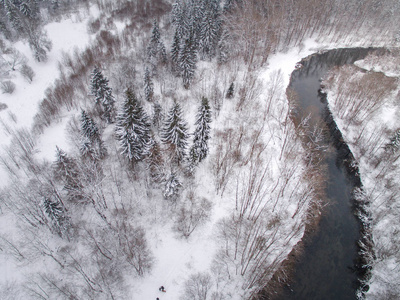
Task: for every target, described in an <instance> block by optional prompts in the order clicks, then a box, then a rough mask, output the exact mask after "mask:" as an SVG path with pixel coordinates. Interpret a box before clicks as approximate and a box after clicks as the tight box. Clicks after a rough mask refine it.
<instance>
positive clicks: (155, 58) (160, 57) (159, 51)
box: [147, 20, 167, 65]
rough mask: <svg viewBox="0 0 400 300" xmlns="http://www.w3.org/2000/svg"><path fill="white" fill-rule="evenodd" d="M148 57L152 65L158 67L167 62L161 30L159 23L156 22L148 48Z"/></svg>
mask: <svg viewBox="0 0 400 300" xmlns="http://www.w3.org/2000/svg"><path fill="white" fill-rule="evenodd" d="M147 56H148V60H149V62H150V63H151V64H153V65H156V64H157V63H158V62H161V63H166V62H167V52H166V50H165V45H164V43H163V41H162V40H161V35H160V29H159V27H158V23H157V21H155V20H154V23H153V31H152V35H151V38H150V43H149V46H148V47H147Z"/></svg>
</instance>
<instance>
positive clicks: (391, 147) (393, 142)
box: [385, 129, 400, 153]
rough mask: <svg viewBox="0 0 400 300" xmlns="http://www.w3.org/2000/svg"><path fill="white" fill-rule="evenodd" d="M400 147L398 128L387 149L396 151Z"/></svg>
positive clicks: (386, 146)
mask: <svg viewBox="0 0 400 300" xmlns="http://www.w3.org/2000/svg"><path fill="white" fill-rule="evenodd" d="M399 147H400V129H398V130H396V132H395V134H394V136H393V137H392V138H391V139H390V143H388V144H386V145H385V150H386V151H387V152H390V153H395V152H396V151H397V150H398V149H399Z"/></svg>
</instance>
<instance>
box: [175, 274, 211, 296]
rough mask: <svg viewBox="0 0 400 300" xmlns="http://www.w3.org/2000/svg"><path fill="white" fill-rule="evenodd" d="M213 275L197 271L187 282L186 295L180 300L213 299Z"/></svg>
mask: <svg viewBox="0 0 400 300" xmlns="http://www.w3.org/2000/svg"><path fill="white" fill-rule="evenodd" d="M212 286H213V283H212V277H211V276H210V274H208V273H196V274H193V275H192V276H190V278H189V279H188V280H187V281H186V282H185V291H184V295H182V297H181V298H180V300H211V299H213V298H211V288H212Z"/></svg>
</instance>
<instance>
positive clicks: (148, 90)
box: [144, 67, 154, 102]
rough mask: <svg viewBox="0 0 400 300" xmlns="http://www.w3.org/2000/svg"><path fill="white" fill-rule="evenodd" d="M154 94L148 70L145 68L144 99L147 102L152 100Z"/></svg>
mask: <svg viewBox="0 0 400 300" xmlns="http://www.w3.org/2000/svg"><path fill="white" fill-rule="evenodd" d="M153 94H154V85H153V81H152V80H151V76H150V71H149V68H148V67H146V68H145V70H144V96H145V99H146V100H147V101H149V102H151V101H152V100H153Z"/></svg>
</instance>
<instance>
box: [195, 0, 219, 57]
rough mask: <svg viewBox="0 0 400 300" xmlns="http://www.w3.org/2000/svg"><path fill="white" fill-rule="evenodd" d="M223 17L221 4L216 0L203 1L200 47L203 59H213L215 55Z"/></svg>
mask: <svg viewBox="0 0 400 300" xmlns="http://www.w3.org/2000/svg"><path fill="white" fill-rule="evenodd" d="M220 30H221V19H220V12H219V4H218V3H216V1H212V0H209V1H204V2H203V18H202V20H201V25H200V32H199V38H198V40H199V48H200V53H201V57H202V59H211V58H212V57H214V56H215V53H216V49H217V45H218V41H219V38H220Z"/></svg>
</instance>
